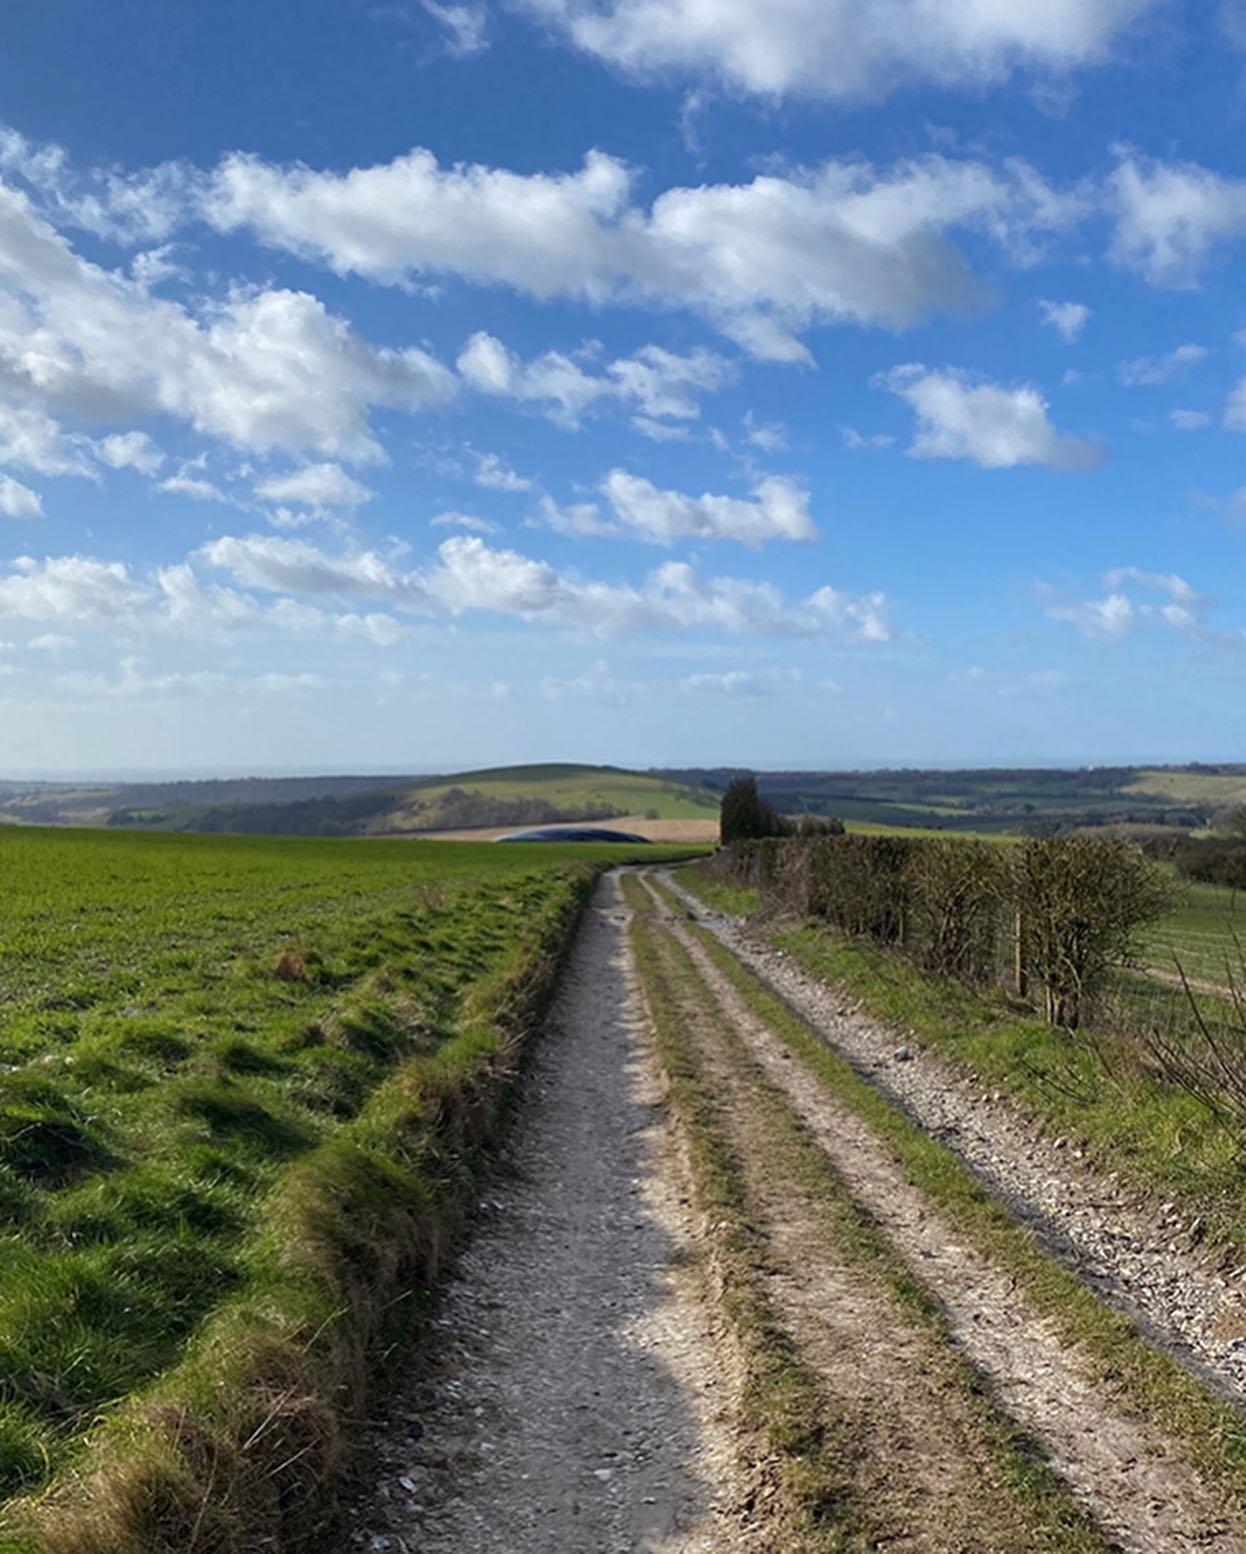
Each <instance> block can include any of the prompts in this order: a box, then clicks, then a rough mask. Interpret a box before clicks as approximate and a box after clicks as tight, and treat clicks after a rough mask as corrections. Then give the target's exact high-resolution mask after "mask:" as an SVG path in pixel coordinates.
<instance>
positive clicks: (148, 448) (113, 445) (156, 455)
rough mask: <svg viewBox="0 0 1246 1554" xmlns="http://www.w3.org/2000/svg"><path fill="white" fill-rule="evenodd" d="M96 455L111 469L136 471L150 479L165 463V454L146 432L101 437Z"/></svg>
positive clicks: (118, 433) (96, 448)
mask: <svg viewBox="0 0 1246 1554" xmlns="http://www.w3.org/2000/svg"><path fill="white" fill-rule="evenodd" d="M95 453H96V457H97V458H99V459H100V460H101V461H102V462H103V463H105V464H107V465H108V467H109V468H110V469H136V470H138V472H139V474H140V475H147V476H149V477H150V476H152V475H155V474H156V473H157V471H158V470H159V469H160V466H161V465H162V464H163V463H164V454H163V453H161V451H160V449H159V448H157V447H156V445H155V443H154V442H152V440H151V438H150V437H149V436H148V435H147V433H146V432H114V433H113V434H112V435H111V436H110V437H101V438H100V440H99V441H98V442H97V443H96V444H95Z"/></svg>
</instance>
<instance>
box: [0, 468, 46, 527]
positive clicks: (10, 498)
mask: <svg viewBox="0 0 1246 1554" xmlns="http://www.w3.org/2000/svg"><path fill="white" fill-rule="evenodd" d="M0 515H3V516H4V517H5V518H42V517H43V498H42V497H41V496H40V495H39V493H38V492H37V491H32V490H31V489H30V487H29V486H24V485H23V484H22V483H21V481H20V480H14V479H13V477H12V475H5V474H3V473H0Z"/></svg>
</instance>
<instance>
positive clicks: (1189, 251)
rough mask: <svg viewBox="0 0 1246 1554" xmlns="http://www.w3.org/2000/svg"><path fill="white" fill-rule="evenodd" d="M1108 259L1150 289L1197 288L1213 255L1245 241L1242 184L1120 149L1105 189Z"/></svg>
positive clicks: (1186, 164)
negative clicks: (1111, 221) (1110, 221)
mask: <svg viewBox="0 0 1246 1554" xmlns="http://www.w3.org/2000/svg"><path fill="white" fill-rule="evenodd" d="M1107 197H1108V203H1109V206H1110V208H1111V210H1112V213H1113V215H1114V218H1115V230H1114V233H1113V238H1112V246H1111V255H1112V258H1113V259H1114V260H1115V261H1116V262H1117V263H1118V264H1120V265H1122V266H1123V267H1124V268H1126V269H1129V270H1134V271H1136V272H1137V273H1138V274H1139V275H1141V276H1143V277H1144V278H1145V279H1146V280H1148V281H1150V283H1151V284H1152V285H1154V286H1169V287H1177V288H1183V287H1190V286H1193V285H1195V284H1196V283H1197V281H1198V278H1199V275H1200V274H1201V272H1202V270H1203V269H1204V267H1205V265H1206V264H1207V262H1208V260H1209V258H1210V257H1211V254H1212V252H1213V250H1214V249H1215V248H1216V246H1217V245H1218V244H1220V243H1222V242H1225V241H1227V240H1229V239H1231V238H1235V237H1241V236H1242V235H1243V234H1246V180H1244V179H1240V178H1226V177H1224V176H1222V175H1221V174H1220V173H1215V172H1211V171H1210V170H1209V169H1207V168H1205V167H1200V166H1198V164H1197V163H1194V162H1161V161H1158V160H1156V159H1153V158H1150V157H1143V156H1139V155H1138V154H1136V153H1135V152H1133V151H1131V150H1129V149H1128V148H1125V149H1123V150H1122V151H1121V154H1120V159H1119V161H1118V164H1117V167H1116V170H1115V172H1114V173H1113V174H1112V176H1111V178H1110V179H1109V181H1108V191H1107Z"/></svg>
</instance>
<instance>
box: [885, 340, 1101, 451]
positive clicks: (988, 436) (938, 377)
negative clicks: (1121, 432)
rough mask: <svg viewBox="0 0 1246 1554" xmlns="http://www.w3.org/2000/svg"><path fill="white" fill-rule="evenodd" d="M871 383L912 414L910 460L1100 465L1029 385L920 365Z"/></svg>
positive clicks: (1090, 446) (1089, 445) (1089, 444)
mask: <svg viewBox="0 0 1246 1554" xmlns="http://www.w3.org/2000/svg"><path fill="white" fill-rule="evenodd" d="M875 382H876V384H877V385H878V386H880V387H883V388H888V389H890V390H891V391H892V393H894V394H898V395H899V396H900V398H901V399H903V400H905V401H906V402H907V403H908V404H909V405H911V406H912V408H913V410H914V412H915V413H916V416H917V432H916V435H915V436H914V438H913V442H912V444H911V445H910V447H909V453H910V455H911V456H912V457H914V458H919V459H972V460H973V462H974V463H976V464H980V465H981V466H982V467H983V469H1012V468H1014V467H1015V466H1017V465H1020V464H1041V465H1044V466H1046V467H1047V468H1048V469H1057V470H1083V469H1091V468H1093V467H1094V466H1095V465H1096V464H1101V463H1102V462H1103V460H1104V457H1105V453H1104V451H1103V449H1102V448H1101V447H1099V446H1098V445H1097V444H1095V443H1092V442H1089V441H1086V440H1085V439H1083V438H1080V437H1071V436H1068V435H1067V434H1065V433H1062V432H1058V431H1057V430H1056V428H1055V427H1054V426H1053V425H1052V423H1051V420H1050V418H1049V416H1048V414H1047V402H1046V400H1045V399H1044V398H1043V396H1042V395H1041V394H1040V393H1039V391H1038V390H1037V389H1036V388H1034V387H1033V386H1032V385H1030V384H1020V385H1017V386H1015V387H1006V386H1005V385H1003V384H1000V383H992V382H990V381H988V380H983V379H977V378H974V377H972V376H971V375H970V374H969V373H966V372H960V371H957V370H956V369H954V368H946V369H944V370H943V371H937V370H935V369H932V368H927V367H923V366H921V365H920V364H918V363H910V364H908V365H906V366H903V367H896V368H893V369H892V371H890V372H887V373H883V374H881V375H880V376H879V377H878V378H877V379H876V380H875Z"/></svg>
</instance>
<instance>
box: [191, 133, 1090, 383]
mask: <svg viewBox="0 0 1246 1554" xmlns="http://www.w3.org/2000/svg"><path fill="white" fill-rule="evenodd" d="M632 183H633V180H632V173H631V170H630V169H629V168H628V167H627V166H626V165H625V164H624V163H622V162H620V161H619V160H618V159H616V158H614V157H611V156H608V155H606V154H605V153H603V152H600V151H593V152H591V153H590V154H589V155H588V156H587V157H586V158H585V161H584V164H583V166H582V167H580V168H579V169H578V170H577V171H575V172H570V173H554V174H551V173H533V174H519V173H512V172H509V171H507V170H505V169H501V168H494V167H485V166H480V165H458V166H451V167H442V166H440V165H439V163H438V162H437V159H436V158H435V157H434V156H433V155H432V153H431V152H429V151H426V150H422V149H416V150H413V151H411V152H408V153H407V154H406V155H404V156H400V157H398V158H396V159H395V160H394V161H392V162H389V163H385V164H381V165H377V166H373V167H365V168H354V169H352V170H351V171H350V172H347V173H334V172H320V171H315V170H313V169H311V168H308V167H305V166H301V165H298V166H280V165H277V164H274V163H271V162H265V161H263V160H262V159H260V158H258V157H254V156H231V157H227V158H226V159H225V160H224V161H223V162H222V163H221V165H220V166H219V168H218V169H217V170H216V172H215V173H214V174H213V175H212V177H211V180H210V183H209V185H208V187H207V192H206V194H205V197H204V200H203V203H202V211H203V214H204V216H205V218H206V219H207V220H208V221H209V222H210V223H212V224H213V225H215V226H216V227H217V228H219V229H220V230H222V231H238V230H242V229H246V230H248V231H250V232H252V233H253V234H254V235H255V236H256V237H257V238H259V239H260V241H262V242H264V243H267V244H270V245H271V246H273V247H276V248H282V249H286V250H289V251H291V252H294V253H298V254H301V255H303V256H305V257H308V258H312V259H317V260H320V261H321V262H323V263H326V264H328V265H330V266H331V267H332V268H333V269H334V270H336V271H338V272H339V273H342V274H346V273H354V274H359V275H364V276H367V277H369V278H371V279H374V280H381V281H390V282H404V281H406V280H407V279H409V278H410V277H413V276H421V275H438V274H453V275H457V276H459V277H461V278H463V279H465V280H469V281H474V282H476V283H478V284H489V285H502V286H509V287H512V288H514V289H515V290H518V291H520V292H523V293H524V294H526V295H528V296H535V297H537V298H541V299H545V300H548V299H553V298H559V297H570V298H575V299H579V300H582V301H588V302H592V303H603V302H608V301H612V300H614V301H617V300H622V301H628V302H643V303H648V304H650V305H657V306H662V307H685V308H691V309H693V310H695V311H697V312H698V313H700V314H702V315H703V316H704V317H706V318H707V319H708V320H709V321H710V322H712V323H713V324H715V325H716V326H717V327H718V328H719V329H720V330H722V331H723V332H724V333H725V334H726V335H728V336H729V337H730V338H732V339H734V340H736V341H737V342H738V343H739V344H741V345H742V346H743V347H744V348H745V349H746V350H748V351H749V352H751V354H753V355H754V356H758V357H762V358H765V359H769V360H777V361H804V360H807V359H808V353H807V351H806V349H805V347H804V346H803V345H802V344H801V343H800V341H799V339H798V338H797V335H798V334H799V332H800V331H801V330H803V329H805V328H807V327H809V326H810V325H812V324H814V323H817V322H820V321H836V320H847V321H852V322H857V323H865V324H883V325H886V326H888V327H903V326H905V325H907V324H911V323H914V322H915V321H917V320H918V319H920V318H922V317H924V316H926V315H927V314H929V313H930V312H932V311H935V310H938V309H946V308H951V309H959V308H964V307H967V306H971V305H974V304H976V303H977V302H979V301H981V300H982V299H983V296H984V294H983V292H982V289H981V287H980V286H979V284H978V282H977V281H976V279H975V277H974V276H973V274H972V272H971V271H970V268H969V265H968V263H967V261H966V259H965V257H964V255H963V254H962V253H961V251H960V250H959V249H958V248H957V247H956V246H955V244H954V243H953V242H952V240H951V238H950V236H949V233H950V232H951V231H953V230H954V229H962V230H970V231H977V232H985V233H987V234H988V235H990V236H991V237H993V238H994V239H996V240H997V241H998V242H1000V243H1002V244H1004V245H1005V246H1006V247H1007V248H1009V249H1010V250H1012V251H1013V252H1015V253H1021V254H1024V253H1028V252H1031V251H1032V245H1033V242H1034V241H1035V239H1036V237H1038V236H1039V235H1041V234H1043V233H1046V232H1050V231H1053V230H1057V229H1059V228H1061V227H1063V226H1066V225H1067V224H1068V223H1069V222H1070V221H1072V220H1074V219H1076V218H1077V217H1078V216H1079V215H1080V213H1081V211H1082V208H1083V205H1082V201H1081V200H1080V198H1079V197H1077V196H1074V195H1061V194H1058V193H1057V192H1056V191H1054V190H1053V189H1052V188H1051V187H1050V186H1049V185H1048V184H1046V183H1045V182H1044V181H1043V179H1042V178H1041V177H1040V176H1039V175H1038V174H1037V173H1036V172H1035V171H1034V169H1033V168H1031V167H1029V166H1028V164H1025V163H1022V162H1019V161H1013V162H1009V163H1008V164H1006V165H1005V167H1004V168H1003V169H1002V170H999V171H996V170H994V169H991V168H989V167H987V166H985V165H984V164H982V163H980V162H972V161H961V162H957V161H952V160H949V159H947V158H944V157H939V156H928V157H924V158H920V159H917V160H912V161H907V162H901V163H898V164H896V165H895V166H894V167H892V168H890V169H887V170H879V169H876V168H874V167H873V166H871V165H870V164H869V163H867V162H864V161H860V160H855V159H839V160H830V161H827V162H825V163H823V164H822V165H821V166H818V167H815V168H811V169H797V170H793V171H792V172H790V173H788V174H786V175H783V176H780V175H777V174H773V173H766V174H760V175H758V176H757V177H756V178H754V179H753V180H752V181H751V182H750V183H747V184H738V185H730V184H707V185H702V186H700V187H697V188H672V189H668V190H666V191H665V192H664V193H662V194H660V195H659V196H658V197H657V199H656V200H654V202H653V203H652V205H651V206H649V207H648V208H645V207H643V206H641V205H639V204H637V203H636V202H635V201H634V199H633V190H632ZM469 349H470V348H469ZM478 365H479V366H480V369H481V377H482V378H484V377H486V376H487V374H488V371H489V368H488V366H487V364H485V363H483V362H481V363H479V364H478ZM495 366H496V368H497V371H498V373H499V374H500V373H501V372H502V371H503V370H504V369H503V368H502V365H501V363H495Z"/></svg>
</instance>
